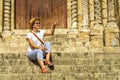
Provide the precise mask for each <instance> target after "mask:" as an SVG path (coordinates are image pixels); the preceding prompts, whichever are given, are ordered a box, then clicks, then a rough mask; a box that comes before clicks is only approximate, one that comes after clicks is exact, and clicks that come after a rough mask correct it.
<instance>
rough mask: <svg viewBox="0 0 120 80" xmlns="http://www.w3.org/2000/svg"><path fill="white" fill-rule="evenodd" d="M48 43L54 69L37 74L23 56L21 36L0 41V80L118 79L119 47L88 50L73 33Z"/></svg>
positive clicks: (35, 67)
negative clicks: (50, 46) (50, 48)
mask: <svg viewBox="0 0 120 80" xmlns="http://www.w3.org/2000/svg"><path fill="white" fill-rule="evenodd" d="M47 40H48V41H50V42H51V44H52V60H53V63H54V64H55V65H54V70H50V69H49V67H47V68H48V69H49V70H50V73H41V70H40V68H39V66H38V64H36V63H33V62H32V61H30V60H29V59H28V58H27V57H26V50H27V46H28V43H27V41H26V40H25V35H23V36H18V35H14V37H13V36H10V37H9V38H7V40H6V39H3V38H1V39H0V44H1V47H0V80H120V50H119V47H102V46H101V47H100V46H99V47H97V46H95V47H92V46H90V45H88V43H90V42H86V41H87V40H85V41H84V40H82V39H81V38H79V37H78V36H77V35H75V34H59V35H58V34H56V35H53V36H49V37H46V38H45V41H47Z"/></svg>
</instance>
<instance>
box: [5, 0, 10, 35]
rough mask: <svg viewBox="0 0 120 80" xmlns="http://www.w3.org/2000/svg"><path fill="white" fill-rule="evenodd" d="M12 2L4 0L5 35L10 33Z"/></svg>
mask: <svg viewBox="0 0 120 80" xmlns="http://www.w3.org/2000/svg"><path fill="white" fill-rule="evenodd" d="M10 23H11V0H3V33H10V27H11V24H10Z"/></svg>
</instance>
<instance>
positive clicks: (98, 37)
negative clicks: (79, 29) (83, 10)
mask: <svg viewBox="0 0 120 80" xmlns="http://www.w3.org/2000/svg"><path fill="white" fill-rule="evenodd" d="M101 3H102V2H101V0H94V26H93V27H92V28H91V33H90V34H91V45H92V46H103V25H102V5H101Z"/></svg>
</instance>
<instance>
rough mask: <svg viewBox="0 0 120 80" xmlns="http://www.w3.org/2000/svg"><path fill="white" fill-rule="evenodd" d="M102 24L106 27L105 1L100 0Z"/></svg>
mask: <svg viewBox="0 0 120 80" xmlns="http://www.w3.org/2000/svg"><path fill="white" fill-rule="evenodd" d="M102 23H103V26H106V25H107V0H102Z"/></svg>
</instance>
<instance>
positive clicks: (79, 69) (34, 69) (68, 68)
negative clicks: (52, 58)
mask: <svg viewBox="0 0 120 80" xmlns="http://www.w3.org/2000/svg"><path fill="white" fill-rule="evenodd" d="M118 67H119V65H116V66H111V65H109V66H108V65H107V66H105V65H104V66H103V65H91V66H90V65H89V66H85V65H54V70H50V69H49V68H47V69H48V70H49V71H50V72H56V73H59V72H60V73H71V72H74V73H113V72H120V68H118ZM39 73H41V69H40V68H39V66H38V65H35V66H0V74H39Z"/></svg>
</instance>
